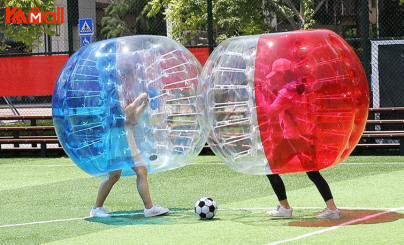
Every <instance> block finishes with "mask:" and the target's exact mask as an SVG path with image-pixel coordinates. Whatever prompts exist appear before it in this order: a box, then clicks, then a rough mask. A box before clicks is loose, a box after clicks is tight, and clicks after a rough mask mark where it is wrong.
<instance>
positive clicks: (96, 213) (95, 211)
mask: <svg viewBox="0 0 404 245" xmlns="http://www.w3.org/2000/svg"><path fill="white" fill-rule="evenodd" d="M110 216H111V215H110V214H109V213H108V211H107V210H106V209H105V208H103V207H92V208H91V210H90V217H102V218H106V217H110Z"/></svg>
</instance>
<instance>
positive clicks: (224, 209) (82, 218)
mask: <svg viewBox="0 0 404 245" xmlns="http://www.w3.org/2000/svg"><path fill="white" fill-rule="evenodd" d="M323 208H324V207H293V209H318V210H322V209H323ZM339 208H340V209H350V210H381V211H382V210H387V211H385V212H382V213H378V214H374V215H370V216H372V217H370V216H366V217H363V218H360V220H359V219H356V221H355V220H353V221H355V222H353V221H352V220H351V221H348V222H345V223H343V224H340V225H338V226H336V227H337V228H340V227H339V226H341V225H342V226H345V225H348V224H352V223H356V222H359V221H361V220H365V219H370V218H373V217H375V216H378V215H382V214H385V213H390V212H394V211H398V210H403V209H404V207H401V208H380V207H379V208H371V207H339ZM269 209H273V207H252V208H219V209H218V210H219V211H243V210H269ZM187 212H194V210H193V209H189V210H178V211H177V210H174V211H170V213H187ZM133 215H143V212H132V213H124V214H111V216H112V217H120V216H133ZM89 218H90V217H89V216H87V217H77V218H68V219H55V220H44V221H33V222H27V223H19V224H6V225H0V228H9V227H16V226H27V225H38V224H47V223H57V222H67V221H75V220H84V219H89ZM333 227H334V226H333ZM333 227H330V228H328V229H325V230H324V231H322V230H320V231H317V232H313V233H316V234H318V232H321V233H322V232H325V231H328V230H329V229H331V228H333ZM334 229H336V228H333V230H334ZM308 234H311V233H308ZM306 235H307V234H306ZM302 236H303V235H302ZM299 237H300V236H299ZM306 237H307V236H306ZM299 239H301V238H299ZM289 240H290V239H288V240H287V241H289ZM284 241H286V240H284ZM271 244H272V243H271ZM274 244H277V243H274Z"/></svg>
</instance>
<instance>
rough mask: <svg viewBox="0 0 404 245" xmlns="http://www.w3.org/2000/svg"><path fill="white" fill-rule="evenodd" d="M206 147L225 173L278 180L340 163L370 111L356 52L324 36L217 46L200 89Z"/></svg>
mask: <svg viewBox="0 0 404 245" xmlns="http://www.w3.org/2000/svg"><path fill="white" fill-rule="evenodd" d="M198 105H199V108H200V111H203V113H204V116H203V117H201V120H202V121H201V124H202V125H204V127H206V128H207V130H208V131H209V132H210V134H209V137H208V143H209V145H210V147H211V149H212V150H213V152H214V153H215V154H216V155H217V156H219V157H220V158H221V159H222V161H224V162H225V163H226V164H227V165H228V166H229V167H231V168H232V169H234V170H237V171H239V172H243V173H251V174H273V173H274V174H278V173H293V172H305V171H315V170H320V169H324V168H327V167H330V166H334V165H336V164H338V163H340V162H341V161H343V160H344V159H345V158H346V157H347V156H348V155H349V154H350V153H351V152H352V150H353V149H354V147H355V145H356V144H357V142H358V141H359V138H360V136H361V134H362V132H363V129H364V126H365V123H366V119H367V115H368V108H369V88H368V83H367V79H366V75H365V72H364V70H363V67H362V65H361V62H360V61H359V59H358V57H357V56H356V54H355V52H354V51H353V50H352V48H351V47H350V46H349V44H348V43H347V42H345V41H344V40H343V39H342V38H341V37H340V36H338V35H337V34H335V33H334V32H332V31H329V30H310V31H293V32H285V33H272V34H263V35H255V36H242V37H236V38H232V39H228V40H226V41H224V42H222V43H221V44H220V45H219V46H218V47H217V48H216V49H215V50H214V52H213V53H212V54H211V56H210V57H209V59H208V61H207V62H206V64H205V66H204V68H203V71H202V74H201V76H200V80H199V85H198Z"/></svg>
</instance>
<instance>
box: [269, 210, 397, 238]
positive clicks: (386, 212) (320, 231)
mask: <svg viewBox="0 0 404 245" xmlns="http://www.w3.org/2000/svg"><path fill="white" fill-rule="evenodd" d="M398 210H404V207H401V208H392V209H389V210H387V211H384V212H381V213H376V214H372V215H368V216H365V217H362V218H357V219H354V220H350V221H347V222H344V223H342V224H339V225H335V226H331V227H329V228H326V229H322V230H318V231H314V232H310V233H306V234H303V235H300V236H297V237H293V238H289V239H285V240H281V241H277V242H272V243H268V245H275V244H282V243H286V242H293V241H297V240H300V239H304V238H306V237H310V236H314V235H318V234H321V233H324V232H328V231H333V230H336V229H338V228H341V227H344V226H347V225H351V224H355V223H358V222H360V221H364V220H368V219H371V218H374V217H377V216H381V215H384V214H388V213H391V212H395V211H398Z"/></svg>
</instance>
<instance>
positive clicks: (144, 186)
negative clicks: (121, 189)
mask: <svg viewBox="0 0 404 245" xmlns="http://www.w3.org/2000/svg"><path fill="white" fill-rule="evenodd" d="M135 159H136V158H135ZM135 162H136V163H142V160H141V159H140V156H139V158H137V159H136V161H135ZM133 170H134V171H135V172H136V175H137V177H136V184H137V191H138V192H139V195H140V197H141V198H142V201H143V204H144V206H145V208H144V216H145V217H153V216H159V215H163V214H167V213H169V212H170V210H169V209H168V208H164V207H161V206H159V205H158V204H153V202H152V200H151V197H150V191H149V183H148V180H147V167H146V166H144V165H141V164H139V166H136V167H133Z"/></svg>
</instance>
